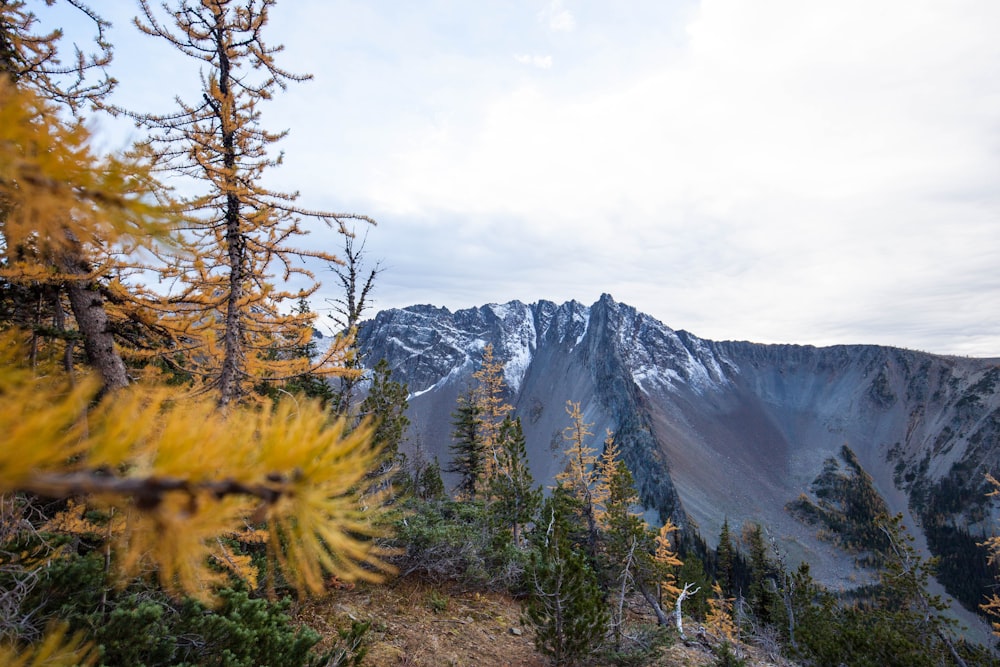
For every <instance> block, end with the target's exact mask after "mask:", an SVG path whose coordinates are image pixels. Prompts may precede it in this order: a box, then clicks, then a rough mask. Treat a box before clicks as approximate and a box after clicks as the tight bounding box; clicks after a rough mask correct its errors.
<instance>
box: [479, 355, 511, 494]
mask: <svg viewBox="0 0 1000 667" xmlns="http://www.w3.org/2000/svg"><path fill="white" fill-rule="evenodd" d="M472 378H473V380H475V382H476V385H475V388H474V389H473V393H472V400H473V402H474V403H475V405H476V408H477V410H478V413H477V414H478V420H479V434H480V437H481V446H482V451H483V452H484V453H485V460H484V461H483V482H484V483H483V485H482V486H483V488H489V481H490V480H491V479H493V478H494V477H496V476H497V475H500V474H504V473H505V472H506V471H504V470H502V469H501V468H502V466H503V456H502V452H501V446H500V426H501V424H503V420H504V419H505V418H506V417H507V416H508V415H510V412H511V410H513V409H514V408H512V407H511V406H510V405H509V404H508V403H507V402H506V400H505V398H504V397H505V395H506V393H507V385H506V383H505V382H504V379H503V362H502V361H500V360H499V359H497V358H496V357H494V356H493V345H492V344H491V343H487V344H486V346H485V347H484V348H483V361H482V365H481V366H480V367H479V370H478V371H476V372H475V373H473V374H472Z"/></svg>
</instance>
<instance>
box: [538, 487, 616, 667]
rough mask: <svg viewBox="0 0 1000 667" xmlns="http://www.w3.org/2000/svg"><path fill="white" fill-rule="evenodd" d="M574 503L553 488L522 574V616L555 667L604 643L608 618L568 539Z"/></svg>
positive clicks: (583, 559)
mask: <svg viewBox="0 0 1000 667" xmlns="http://www.w3.org/2000/svg"><path fill="white" fill-rule="evenodd" d="M575 504H576V500H575V499H574V497H573V495H572V494H571V492H569V490H568V489H567V488H566V487H565V486H563V485H559V486H557V487H556V488H555V489H554V490H553V493H552V496H551V497H550V498H549V499H547V500H546V502H545V504H544V505H543V507H542V511H541V512H540V515H539V531H538V532H539V537H538V542H539V549H538V551H537V552H535V553H533V554H532V558H531V561H530V563H529V566H528V572H527V581H528V586H529V596H528V600H527V602H526V604H525V618H526V620H527V621H528V622H530V623H531V624H532V626H533V627H534V628H535V645H536V646H537V647H538V650H540V651H541V652H543V653H545V654H546V655H548V656H550V657H551V658H552V661H553V664H555V665H570V664H575V663H576V662H578V661H580V660H581V659H583V658H585V657H586V656H588V655H589V654H590V653H591V652H592V651H593V650H594V648H596V647H597V646H599V645H600V644H601V643H602V642H603V640H604V635H605V631H606V628H607V620H608V619H607V611H606V608H605V605H604V601H603V596H602V594H601V590H600V587H599V586H598V583H597V575H596V573H595V572H594V570H593V568H592V567H591V566H590V564H589V562H588V561H589V559H588V557H587V556H586V554H584V553H582V552H580V551H579V550H578V549H577V548H575V545H574V540H573V538H572V535H573V527H572V522H573V521H574V518H573V515H574V512H573V506H574V505H575Z"/></svg>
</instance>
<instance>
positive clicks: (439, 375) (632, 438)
mask: <svg viewBox="0 0 1000 667" xmlns="http://www.w3.org/2000/svg"><path fill="white" fill-rule="evenodd" d="M359 340H360V345H361V350H362V353H363V354H364V355H365V359H366V360H368V361H369V362H370V363H371V364H374V363H375V361H377V360H378V359H380V358H383V357H384V358H386V359H387V360H388V361H389V363H390V365H391V367H392V369H393V379H398V380H399V381H402V382H406V383H408V385H409V389H410V392H411V399H410V406H411V408H410V418H411V420H412V423H413V430H412V431H411V434H410V438H411V444H415V443H417V442H419V443H420V445H421V446H422V447H423V448H424V449H425V450H426V451H427V452H429V453H430V454H431V455H436V456H437V457H438V458H439V460H440V461H441V462H442V464H443V465H446V464H447V462H448V460H449V450H448V445H449V444H450V442H451V433H450V431H451V424H450V422H451V417H450V415H451V412H452V411H454V409H455V405H456V399H457V397H458V396H459V395H460V394H461V393H462V392H464V391H465V390H467V389H468V387H469V386H470V382H471V375H472V373H473V372H474V371H475V370H476V368H477V367H478V363H479V360H480V358H481V354H482V349H483V347H484V346H485V345H486V344H487V343H491V344H492V345H493V347H494V355H495V357H496V358H498V359H500V360H504V361H505V379H506V381H507V384H508V386H509V387H510V389H511V393H510V397H509V402H510V403H511V404H512V405H514V406H515V410H516V413H517V414H518V415H519V416H520V417H521V418H522V421H523V424H524V428H525V436H526V439H527V443H528V448H529V460H530V463H531V466H532V470H533V473H534V475H535V478H536V480H539V481H541V482H542V483H545V484H548V483H551V480H552V478H553V476H554V475H555V474H556V473H557V472H559V471H560V470H561V469H562V465H563V462H562V455H561V452H562V448H563V442H562V429H563V428H564V427H565V426H567V425H568V423H569V421H568V417H567V415H566V412H565V405H566V402H567V401H568V400H572V401H575V402H579V403H580V404H581V407H582V409H583V413H584V417H585V419H586V421H588V422H592V423H593V424H594V428H593V430H594V432H595V434H596V435H595V437H594V442H593V443H592V445H593V446H594V447H597V448H600V445H601V442H602V441H603V439H604V434H605V431H606V430H607V429H610V430H611V431H613V432H614V433H615V437H616V438H617V439H618V441H619V443H620V444H621V448H622V452H623V456H624V458H625V460H626V463H627V464H628V465H629V467H630V469H631V470H632V472H633V474H634V476H635V479H636V484H637V487H638V490H639V492H640V495H641V497H642V499H643V502H644V503H645V504H646V506H647V508H649V509H650V510H652V511H653V514H652V516H653V518H654V519H655V513H656V512H659V514H660V517H662V518H665V517H666V516H672V517H673V518H674V519H675V521H680V522H681V523H682V524H684V525H686V526H688V527H690V528H697V529H698V530H699V531H700V533H701V535H702V536H703V537H704V538H705V539H706V540H707V541H708V542H709V544H710V545H714V542H715V540H716V539H717V535H718V533H719V529H720V527H721V525H722V522H723V520H724V519H726V518H728V519H729V522H730V525H733V526H739V525H740V524H741V523H742V522H743V521H744V520H753V521H759V522H760V523H762V524H763V525H766V526H767V527H768V529H769V530H770V531H771V532H772V534H773V535H774V536H775V538H776V539H777V540H778V541H779V543H780V544H781V546H782V547H783V548H784V550H785V551H786V553H787V554H788V555H789V556H790V559H791V560H792V561H793V562H794V561H795V560H799V559H807V560H809V561H810V562H811V563H812V564H813V566H814V572H815V573H816V574H817V575H818V576H819V577H820V578H821V579H822V580H825V581H826V582H827V583H828V584H833V585H845V586H851V585H853V584H854V583H856V580H857V577H858V573H857V572H855V571H853V569H852V565H851V559H850V558H848V557H846V556H844V555H842V554H840V555H838V554H836V553H834V552H835V550H833V549H832V548H831V547H830V545H829V544H828V543H825V542H821V541H820V540H819V539H818V538H817V536H816V535H815V534H814V529H812V528H809V527H807V526H804V525H802V524H801V523H800V522H798V521H796V520H795V519H794V518H793V517H792V516H791V515H790V514H789V512H788V511H787V510H786V509H785V506H786V504H787V503H789V502H790V501H793V500H795V499H796V498H797V497H798V496H799V494H801V493H803V492H807V493H808V491H809V487H810V484H811V482H812V481H813V480H814V479H815V478H816V477H817V475H819V474H820V472H821V471H822V468H823V462H824V461H825V460H826V459H828V458H830V457H833V456H836V455H837V453H838V452H839V451H840V450H841V448H842V447H843V445H845V444H846V445H848V446H849V447H850V448H851V449H852V450H853V451H854V452H855V453H856V454H857V457H858V460H859V461H860V463H861V464H862V466H863V467H864V468H865V470H867V472H868V473H869V474H870V475H871V476H872V477H873V479H874V483H875V485H876V487H877V490H878V491H879V492H880V493H881V494H882V495H883V496H884V497H885V499H886V501H887V503H888V505H889V507H890V509H891V510H892V511H893V512H903V513H904V514H905V515H906V519H907V521H906V523H907V525H908V526H910V527H911V528H914V532H916V533H917V534H918V537H921V535H920V530H919V526H920V525H921V522H922V520H923V519H924V518H925V517H926V516H929V513H930V512H931V511H936V512H941V511H946V512H947V513H948V519H949V520H952V521H954V522H955V525H958V526H962V527H964V528H967V529H968V530H969V531H970V532H972V533H974V534H979V533H982V532H984V531H985V532H987V533H992V532H993V531H994V530H995V522H996V520H997V519H998V518H1000V513H998V512H997V509H996V506H995V505H994V504H993V503H992V501H990V500H988V499H986V498H985V495H984V494H985V491H986V487H985V481H984V474H985V473H986V472H991V471H992V472H993V473H994V474H996V473H997V471H998V469H1000V391H998V390H1000V360H997V359H967V358H956V357H943V356H936V355H931V354H925V353H920V352H913V351H908V350H901V349H896V348H888V347H876V346H864V345H851V346H835V347H827V348H816V347H811V346H798V345H759V344H754V343H747V342H713V341H708V340H703V339H701V338H698V337H696V336H694V335H692V334H690V333H687V332H684V331H674V330H673V329H670V328H669V327H667V326H665V325H664V324H662V323H661V322H658V321H657V320H655V319H653V318H651V317H649V316H647V315H644V314H642V313H639V312H637V311H636V310H635V309H634V308H631V307H629V306H626V305H624V304H620V303H616V302H615V301H614V300H613V299H612V298H611V297H610V296H608V295H604V296H602V297H601V299H600V300H599V301H598V302H597V303H595V304H593V305H592V306H590V307H587V306H584V305H582V304H579V303H577V302H574V301H570V302H568V303H564V304H562V305H556V304H554V303H551V302H548V301H540V302H538V303H534V304H523V303H520V302H517V301H512V302H510V303H507V304H502V305H496V304H491V305H487V306H482V307H480V308H474V309H469V310H461V311H458V312H455V313H452V312H450V311H448V310H446V309H443V308H435V307H433V306H413V307H410V308H405V309H400V310H388V311H384V312H381V313H379V314H378V315H377V316H376V317H375V318H374V319H373V320H370V321H368V322H366V323H364V324H363V325H362V327H361V330H360V332H359ZM953 487H955V488H958V489H959V490H960V493H958V494H957V495H958V496H959V497H960V498H961V500H960V501H955V502H951V501H949V502H945V501H944V497H945V495H946V494H945V490H946V489H950V490H948V494H952V492H953V491H954V488H953ZM948 498H949V499H950V498H951V495H948Z"/></svg>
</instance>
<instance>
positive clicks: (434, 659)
mask: <svg viewBox="0 0 1000 667" xmlns="http://www.w3.org/2000/svg"><path fill="white" fill-rule="evenodd" d="M295 617H296V619H297V620H298V621H300V622H302V623H305V624H307V625H309V626H310V627H312V628H313V629H314V630H316V631H317V632H319V633H320V634H321V635H322V636H323V637H324V639H323V642H322V643H321V644H320V646H319V647H318V648H329V647H331V646H332V645H333V644H334V643H335V642H336V640H337V637H338V635H337V630H338V629H346V628H349V627H350V624H351V620H352V619H354V620H359V621H367V620H371V621H372V626H371V629H370V630H369V631H368V634H367V636H366V645H367V646H368V654H367V655H366V656H365V659H364V661H363V663H362V664H363V665H365V666H366V667H545V666H547V665H548V664H549V661H548V659H547V658H546V657H545V656H544V655H542V654H540V653H538V652H537V651H536V650H535V644H534V635H533V633H532V631H531V629H530V628H529V627H527V626H524V625H522V624H521V605H520V603H519V602H518V601H517V600H514V599H513V598H511V597H510V596H509V595H505V594H500V593H482V592H468V591H459V590H449V589H448V588H447V587H440V586H435V585H432V584H429V583H427V582H423V581H420V580H413V579H402V580H397V581H394V582H391V583H388V584H381V585H368V584H359V585H358V586H356V587H350V586H348V587H344V588H339V589H337V590H332V591H330V595H329V596H328V597H325V598H321V599H317V600H312V601H308V602H306V603H304V604H302V605H300V606H299V607H298V609H297V610H296V613H295ZM741 650H743V651H745V654H746V656H747V665H749V666H752V667H787V666H788V665H789V663H786V662H784V661H779V662H772V661H768V660H767V659H766V658H764V657H762V656H760V655H758V654H756V653H755V652H753V651H752V649H750V648H748V647H742V648H741ZM714 662H715V657H714V656H713V655H712V653H711V652H710V651H709V650H708V649H707V648H706V647H703V646H699V645H685V644H683V643H681V642H677V643H675V644H674V645H673V646H670V647H668V648H665V649H663V651H662V653H661V654H660V655H659V656H657V657H656V658H654V659H651V660H650V661H649V662H648V663H647V664H648V665H649V666H650V667H708V666H709V665H713V664H714ZM592 664H594V665H598V664H600V663H597V662H595V663H592Z"/></svg>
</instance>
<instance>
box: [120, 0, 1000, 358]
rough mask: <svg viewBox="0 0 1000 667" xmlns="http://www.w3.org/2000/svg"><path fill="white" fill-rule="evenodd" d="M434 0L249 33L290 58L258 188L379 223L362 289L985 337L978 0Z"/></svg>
mask: <svg viewBox="0 0 1000 667" xmlns="http://www.w3.org/2000/svg"><path fill="white" fill-rule="evenodd" d="M667 5H669V6H670V9H669V11H668V10H665V9H664V7H665V6H667ZM459 6H460V7H461V9H459V10H456V9H455V7H456V6H455V5H448V4H446V3H442V4H440V5H438V4H436V3H432V8H430V9H428V8H425V7H422V8H421V9H420V10H413V11H410V12H408V13H405V15H404V16H400V15H399V14H398V13H396V12H382V11H380V10H379V9H378V8H377V7H376V6H375V5H372V4H371V3H363V2H355V1H354V0H340V1H338V3H322V4H312V3H308V2H306V1H305V0H302V1H301V3H298V2H297V3H290V4H289V7H294V8H295V9H294V11H296V12H299V13H298V14H291V11H292V10H290V9H287V10H281V9H280V8H279V9H278V10H276V12H278V13H280V14H281V16H283V17H285V18H284V19H282V20H280V21H279V20H277V19H278V16H277V15H276V17H275V18H276V20H275V22H274V23H272V24H271V25H272V26H275V27H276V29H277V30H278V33H279V34H274V35H273V36H271V37H270V41H271V43H275V44H277V43H281V42H285V43H287V44H288V45H289V48H288V50H287V51H286V52H285V53H284V54H282V55H283V56H285V58H284V59H281V60H279V64H281V65H282V66H286V67H288V68H289V69H291V70H293V71H312V72H314V73H315V74H316V80H315V81H314V82H312V83H308V84H304V85H303V86H301V87H299V86H293V87H290V88H289V91H288V92H287V93H286V94H284V95H282V96H280V97H279V98H278V99H277V100H276V101H275V103H274V104H269V105H267V106H266V107H265V108H262V113H263V114H264V118H263V123H264V124H265V126H266V127H269V128H271V129H281V128H283V127H289V128H290V129H291V135H290V137H289V138H288V140H287V141H286V142H284V143H283V144H282V146H281V147H282V148H284V149H285V150H286V162H285V166H284V167H282V170H281V171H280V172H278V174H277V176H276V180H277V181H278V185H279V187H284V188H286V189H298V190H301V191H302V192H303V200H302V202H303V204H304V205H305V206H306V207H307V208H322V207H325V208H333V209H339V210H343V209H349V210H355V211H360V212H365V213H371V214H374V215H375V216H376V217H378V218H379V219H380V221H382V224H381V225H380V227H379V228H378V229H377V230H375V231H374V232H373V233H372V235H371V238H370V244H371V245H370V248H371V251H372V254H371V257H373V258H380V259H384V265H385V266H386V267H387V271H386V272H385V273H384V274H383V275H382V277H381V280H382V287H381V288H380V289H379V292H378V295H377V298H378V299H379V305H380V306H394V305H407V304H409V303H414V302H424V303H427V302H431V303H436V304H438V305H446V306H449V307H463V306H471V305H475V304H478V303H485V302H487V301H505V300H507V299H511V298H520V299H522V300H534V299H538V298H548V299H554V300H562V299H569V298H577V299H580V300H583V301H588V300H593V299H596V298H597V296H598V295H599V294H600V293H601V292H604V291H607V292H611V293H612V294H613V295H614V296H615V297H616V298H617V299H618V300H620V301H623V302H626V303H630V304H632V305H635V306H636V307H639V308H640V309H642V310H645V311H647V312H649V313H651V314H652V315H654V316H656V317H658V318H660V319H662V320H663V321H664V322H666V323H667V324H668V325H670V326H673V327H677V328H686V329H689V330H691V331H693V332H694V333H696V334H698V335H702V336H706V337H709V338H717V339H723V338H746V339H751V340H758V341H762V342H797V343H816V344H828V343H836V342H871V343H881V344H890V345H902V346H907V347H915V348H920V349H926V350H929V351H933V352H955V353H970V354H979V355H993V356H1000V312H998V311H997V309H996V308H995V307H994V304H996V303H1000V279H998V278H997V277H996V275H997V272H996V270H995V267H996V266H998V265H1000V235H998V234H997V233H996V230H997V224H998V221H1000V183H998V181H997V177H996V175H997V174H1000V147H998V144H997V142H996V137H997V136H1000V40H997V39H995V35H994V34H993V33H994V32H995V31H993V30H992V28H993V26H996V25H998V24H1000V3H997V2H995V1H994V0H954V2H947V3H943V2H940V1H939V0H885V1H884V2H879V3H871V2H870V1H869V0H841V1H840V2H837V3H802V2H801V0H759V1H758V2H754V3H746V2H745V1H744V0H701V1H700V2H697V3H696V2H694V0H679V2H677V3H662V1H660V0H651V1H650V2H649V3H648V4H647V3H643V2H640V1H639V0H636V2H635V3H634V4H630V8H631V11H630V12H628V13H625V12H623V11H622V10H621V7H620V5H612V4H610V3H594V4H591V5H583V4H581V5H580V6H579V7H577V6H576V5H574V10H575V11H576V14H577V16H576V17H574V14H573V13H572V12H570V11H569V10H568V9H566V8H565V6H564V5H563V4H562V3H561V2H558V1H555V2H550V3H548V4H547V5H546V6H545V9H544V10H543V11H542V12H541V13H540V14H538V15H537V17H536V16H535V15H534V12H535V9H534V7H537V5H531V4H528V3H525V4H513V3H512V4H511V5H506V4H503V3H500V4H484V3H464V4H462V5H459ZM317 7H318V8H319V9H317ZM122 11H124V10H122ZM129 11H131V10H129ZM317 12H322V14H318V13H317ZM320 18H322V20H320ZM532 18H537V19H538V20H537V22H532V20H531V19H532ZM526 19H527V21H526ZM282 21H284V22H285V23H284V28H283V29H284V30H285V32H284V33H281V29H282V28H281V26H282ZM116 23H117V24H118V25H124V26H127V19H124V20H117V21H116ZM525 23H529V24H530V26H529V27H528V28H527V29H524V26H525ZM333 24H338V25H340V26H342V27H344V31H343V35H344V39H341V40H328V39H323V38H322V35H323V34H324V31H326V30H328V29H329V28H328V26H329V25H333ZM269 27H270V26H269ZM685 28H686V29H685ZM569 31H572V32H573V36H572V39H566V38H565V32H569ZM150 43H151V42H150V41H149V40H146V41H145V42H143V44H145V45H147V48H148V44H150ZM140 52H141V51H140ZM160 52H161V51H157V53H158V54H159V53H160ZM511 54H516V55H514V56H513V61H512V56H511ZM118 55H119V58H120V59H121V60H122V61H124V62H130V58H131V61H134V62H140V61H141V59H136V58H135V57H134V49H132V50H130V48H129V44H128V43H123V44H122V46H120V47H119V50H118ZM156 60H157V61H158V62H159V61H160V60H161V59H159V58H157V59H156ZM555 60H558V67H555V68H552V63H553V62H554V61H555ZM162 61H163V62H162V67H163V70H162V71H163V72H164V74H163V76H162V77H159V78H157V87H158V88H161V89H162V90H163V91H164V93H167V92H169V93H173V92H174V88H176V86H173V85H167V83H166V82H167V81H168V80H169V77H170V76H171V73H170V72H171V68H172V67H173V65H172V64H171V63H168V59H167V58H163V59H162ZM525 66H526V67H532V68H542V69H548V70H549V71H548V72H547V73H546V75H545V76H538V73H537V72H534V71H530V70H527V69H525ZM137 80H138V81H139V82H140V83H139V84H135V83H129V82H127V81H125V80H124V77H123V85H122V88H123V89H124V88H126V87H128V88H129V89H133V88H134V87H135V86H136V85H138V86H139V88H141V87H142V85H143V84H142V83H141V82H142V80H143V77H142V75H141V73H140V75H138V78H137ZM187 83H191V81H188V82H187ZM151 110H159V111H166V110H169V107H168V108H166V109H164V108H160V107H156V108H153V109H151ZM328 239H329V237H327V236H326V235H325V234H317V236H316V237H315V238H314V239H311V240H310V241H311V242H312V243H318V244H320V245H322V244H323V243H328V244H329V247H331V248H336V247H338V246H337V243H338V242H337V240H336V239H335V238H334V239H332V240H328Z"/></svg>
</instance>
